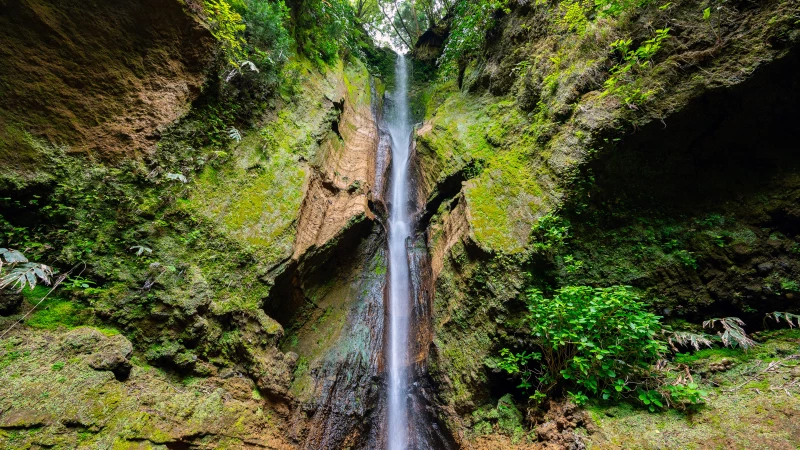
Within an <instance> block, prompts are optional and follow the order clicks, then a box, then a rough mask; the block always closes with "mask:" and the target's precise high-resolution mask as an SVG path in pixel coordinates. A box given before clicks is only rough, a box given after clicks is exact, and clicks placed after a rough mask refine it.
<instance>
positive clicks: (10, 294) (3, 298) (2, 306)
mask: <svg viewBox="0 0 800 450" xmlns="http://www.w3.org/2000/svg"><path fill="white" fill-rule="evenodd" d="M21 304H22V294H21V293H19V292H14V291H10V290H0V316H10V315H11V314H14V313H16V312H17V310H18V309H19V305H21Z"/></svg>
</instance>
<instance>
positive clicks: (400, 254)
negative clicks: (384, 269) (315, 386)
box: [386, 55, 412, 450]
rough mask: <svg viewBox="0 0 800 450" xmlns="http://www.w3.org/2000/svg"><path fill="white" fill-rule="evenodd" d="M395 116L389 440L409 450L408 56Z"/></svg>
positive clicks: (398, 69) (398, 73)
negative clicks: (407, 398)
mask: <svg viewBox="0 0 800 450" xmlns="http://www.w3.org/2000/svg"><path fill="white" fill-rule="evenodd" d="M392 100H393V103H394V108H393V114H392V115H391V117H389V118H388V119H389V120H388V123H387V125H388V130H389V136H390V137H391V148H392V173H391V180H390V182H391V186H390V193H391V196H390V199H391V201H390V203H389V302H388V303H389V308H388V309H389V314H388V316H389V327H388V328H389V342H388V352H387V361H386V362H387V372H388V378H389V392H388V410H387V424H388V427H387V435H386V442H387V447H388V449H389V450H405V449H406V448H407V447H408V442H409V432H408V422H409V414H408V402H407V401H406V397H407V395H408V370H407V367H408V365H409V362H408V359H409V358H408V347H409V340H408V336H409V331H410V330H409V329H410V323H409V322H410V317H411V277H410V271H409V263H408V251H407V248H406V242H407V241H408V239H409V237H411V229H412V228H411V223H410V220H411V216H410V214H409V207H408V200H409V186H410V177H409V173H408V166H409V153H410V149H411V120H410V118H409V108H408V67H407V63H406V59H405V57H404V56H403V55H399V56H398V57H397V62H396V63H395V90H394V93H393V98H392Z"/></svg>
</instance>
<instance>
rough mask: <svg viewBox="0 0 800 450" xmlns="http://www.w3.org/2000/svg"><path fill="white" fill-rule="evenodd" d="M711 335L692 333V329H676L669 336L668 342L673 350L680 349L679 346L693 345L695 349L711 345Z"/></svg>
mask: <svg viewBox="0 0 800 450" xmlns="http://www.w3.org/2000/svg"><path fill="white" fill-rule="evenodd" d="M709 338H711V336H710V335H708V334H706V333H692V332H691V331H675V332H673V333H672V334H671V335H670V336H669V337H668V338H667V343H668V344H669V345H670V347H672V349H673V350H675V351H678V348H677V346H681V347H692V348H694V349H695V351H697V350H700V347H711V346H712V345H713V344H712V343H711V339H709Z"/></svg>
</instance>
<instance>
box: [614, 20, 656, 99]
mask: <svg viewBox="0 0 800 450" xmlns="http://www.w3.org/2000/svg"><path fill="white" fill-rule="evenodd" d="M669 30H670V29H669V28H662V29H658V30H655V33H656V34H655V36H653V38H651V39H648V40H646V41H644V42H643V43H642V44H641V45H640V46H639V47H637V48H636V49H632V48H631V45H632V44H633V41H632V40H631V39H617V40H616V41H614V42H612V43H611V49H612V51H613V52H616V53H618V54H619V55H620V56H621V57H622V61H621V62H620V63H618V64H616V65H614V66H613V67H612V68H611V70H610V73H611V76H609V78H608V79H607V80H606V81H605V83H604V90H603V93H602V96H603V97H605V96H607V95H614V96H616V97H617V98H619V99H620V100H621V101H622V102H623V103H624V104H626V105H628V106H629V107H631V108H636V107H637V106H639V105H642V104H644V103H645V102H646V101H647V100H648V99H649V98H650V96H652V95H653V94H654V93H655V91H653V90H652V89H647V88H646V87H645V86H644V85H643V82H642V75H643V74H644V73H645V72H646V71H647V70H648V69H649V68H650V65H651V60H652V58H653V56H655V54H656V53H657V52H658V50H660V49H661V45H662V43H663V42H664V40H666V39H667V38H669Z"/></svg>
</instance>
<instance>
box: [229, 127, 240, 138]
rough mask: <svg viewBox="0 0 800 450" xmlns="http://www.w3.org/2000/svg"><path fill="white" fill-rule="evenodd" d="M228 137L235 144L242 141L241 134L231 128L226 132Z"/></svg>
mask: <svg viewBox="0 0 800 450" xmlns="http://www.w3.org/2000/svg"><path fill="white" fill-rule="evenodd" d="M228 137H230V138H231V139H233V140H234V141H236V142H240V141H241V140H242V133H240V132H239V130H237V129H236V128H234V127H231V128H230V129H229V130H228Z"/></svg>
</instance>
